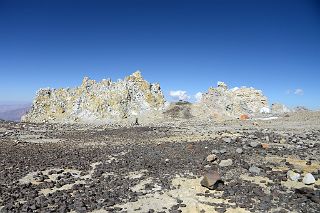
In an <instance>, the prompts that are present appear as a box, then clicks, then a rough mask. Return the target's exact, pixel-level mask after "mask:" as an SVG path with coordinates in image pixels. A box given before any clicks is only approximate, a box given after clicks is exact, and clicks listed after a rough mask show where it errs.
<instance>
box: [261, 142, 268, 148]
mask: <svg viewBox="0 0 320 213" xmlns="http://www.w3.org/2000/svg"><path fill="white" fill-rule="evenodd" d="M261 147H262V148H263V149H269V147H270V146H269V144H267V143H262V144H261Z"/></svg>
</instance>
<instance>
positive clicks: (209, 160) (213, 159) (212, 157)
mask: <svg viewBox="0 0 320 213" xmlns="http://www.w3.org/2000/svg"><path fill="white" fill-rule="evenodd" d="M216 159H217V156H216V155H215V154H211V155H208V156H207V161H208V162H213V161H215V160H216Z"/></svg>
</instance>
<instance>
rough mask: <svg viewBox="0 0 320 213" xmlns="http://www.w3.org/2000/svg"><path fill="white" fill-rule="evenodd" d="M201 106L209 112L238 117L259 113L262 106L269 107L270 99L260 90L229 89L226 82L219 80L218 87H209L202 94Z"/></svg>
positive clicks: (245, 88)
mask: <svg viewBox="0 0 320 213" xmlns="http://www.w3.org/2000/svg"><path fill="white" fill-rule="evenodd" d="M199 106H200V107H202V108H204V109H205V110H204V111H206V112H207V113H211V114H217V115H226V116H231V117H238V116H240V115H241V114H251V115H252V114H255V113H259V112H260V110H261V108H263V107H268V101H267V98H266V97H265V96H264V95H263V94H262V92H261V91H260V90H256V89H254V88H247V87H242V88H234V89H228V87H227V85H226V84H225V83H223V82H218V86H217V87H216V88H209V90H208V92H207V93H205V94H203V95H202V98H201V101H200V103H199Z"/></svg>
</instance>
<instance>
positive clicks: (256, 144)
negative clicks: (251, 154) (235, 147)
mask: <svg viewBox="0 0 320 213" xmlns="http://www.w3.org/2000/svg"><path fill="white" fill-rule="evenodd" d="M258 145H259V143H258V142H255V141H252V142H251V143H250V146H251V147H253V148H255V147H257V146H258Z"/></svg>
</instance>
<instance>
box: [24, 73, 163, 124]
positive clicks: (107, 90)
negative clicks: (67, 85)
mask: <svg viewBox="0 0 320 213" xmlns="http://www.w3.org/2000/svg"><path fill="white" fill-rule="evenodd" d="M164 105H165V100H164V96H163V94H162V91H161V88H160V85H159V84H158V83H155V84H150V83H148V82H147V81H145V80H144V79H143V78H142V76H141V73H140V72H139V71H137V72H135V73H133V74H132V75H130V76H128V77H126V78H125V79H124V80H119V81H117V82H112V81H111V80H110V79H108V80H105V79H104V80H102V81H101V82H96V81H95V80H90V79H89V78H88V77H85V78H84V79H83V81H82V84H81V86H79V87H76V88H72V89H63V88H62V89H40V90H39V91H38V92H37V95H36V98H35V100H34V102H33V105H32V108H31V110H30V111H29V112H28V113H27V114H26V115H25V116H24V117H23V118H22V121H25V122H44V121H48V122H94V121H105V122H112V121H113V120H117V119H123V118H128V117H130V116H138V115H140V114H143V113H144V112H147V111H157V110H162V109H163V107H164Z"/></svg>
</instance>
